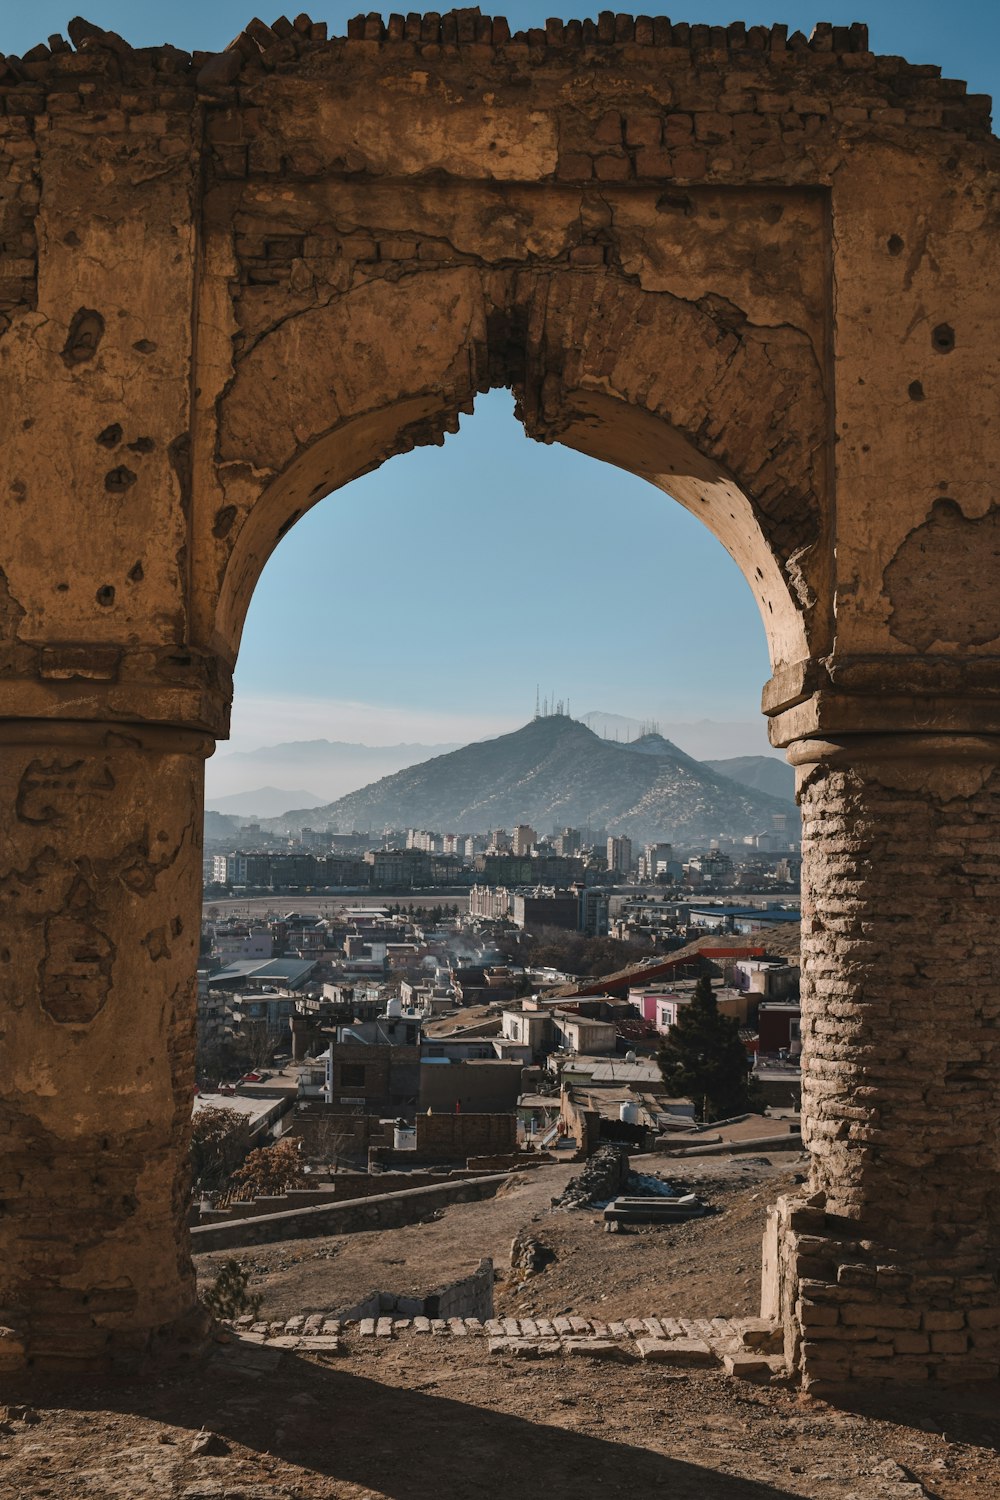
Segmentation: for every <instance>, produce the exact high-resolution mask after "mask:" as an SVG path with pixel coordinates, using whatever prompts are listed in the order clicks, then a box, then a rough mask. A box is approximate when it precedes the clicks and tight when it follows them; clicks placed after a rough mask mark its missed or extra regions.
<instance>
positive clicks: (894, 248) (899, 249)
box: [886, 234, 903, 255]
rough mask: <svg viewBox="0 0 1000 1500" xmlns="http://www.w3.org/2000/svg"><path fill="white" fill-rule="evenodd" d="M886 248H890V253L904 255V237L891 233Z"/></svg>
mask: <svg viewBox="0 0 1000 1500" xmlns="http://www.w3.org/2000/svg"><path fill="white" fill-rule="evenodd" d="M886 249H887V250H888V252H889V254H890V255H902V253H903V241H902V238H901V237H900V236H899V235H898V234H890V236H889V238H888V240H887V241H886Z"/></svg>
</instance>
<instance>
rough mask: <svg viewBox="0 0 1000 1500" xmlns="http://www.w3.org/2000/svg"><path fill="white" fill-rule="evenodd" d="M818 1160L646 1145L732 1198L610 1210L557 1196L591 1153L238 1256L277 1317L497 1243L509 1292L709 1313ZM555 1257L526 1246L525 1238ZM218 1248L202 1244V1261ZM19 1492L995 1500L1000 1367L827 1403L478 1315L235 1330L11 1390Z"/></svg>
mask: <svg viewBox="0 0 1000 1500" xmlns="http://www.w3.org/2000/svg"><path fill="white" fill-rule="evenodd" d="M799 1165H800V1163H799V1160H798V1158H796V1157H794V1156H791V1155H786V1156H785V1157H784V1158H778V1157H775V1158H773V1159H772V1160H771V1162H770V1163H768V1164H765V1163H763V1162H760V1161H757V1162H754V1161H747V1160H746V1159H742V1160H741V1159H739V1158H734V1159H732V1160H731V1161H727V1160H720V1159H711V1160H701V1161H698V1162H691V1161H688V1162H686V1163H684V1165H683V1168H681V1167H680V1166H678V1167H676V1168H674V1167H673V1166H672V1164H670V1163H669V1162H667V1161H666V1160H665V1159H664V1158H662V1157H656V1158H646V1159H645V1160H643V1159H634V1160H633V1166H634V1167H638V1168H639V1169H641V1170H645V1171H648V1170H657V1169H658V1170H660V1171H661V1172H663V1174H664V1175H665V1176H669V1178H670V1179H671V1181H672V1182H674V1183H675V1184H676V1185H677V1186H683V1187H685V1188H687V1189H690V1190H693V1191H696V1192H698V1193H700V1194H701V1196H703V1197H704V1198H706V1199H707V1200H708V1201H710V1202H712V1203H714V1204H715V1205H716V1206H717V1208H718V1209H719V1212H718V1213H716V1214H714V1215H712V1216H711V1217H709V1218H706V1219H701V1220H694V1221H692V1222H690V1223H687V1224H683V1225H672V1226H670V1227H669V1228H667V1229H661V1228H653V1227H649V1228H644V1229H640V1230H637V1231H634V1232H632V1233H626V1234H606V1233H605V1232H604V1229H603V1223H602V1221H601V1215H600V1213H599V1211H597V1210H594V1209H576V1210H570V1211H566V1210H558V1209H553V1207H552V1204H551V1199H552V1198H553V1197H558V1196H559V1194H560V1193H561V1191H562V1190H563V1188H564V1187H565V1185H566V1183H567V1182H568V1180H569V1179H570V1177H572V1176H573V1175H574V1174H575V1173H578V1171H579V1169H578V1168H575V1167H556V1168H553V1169H551V1170H545V1171H540V1172H536V1173H533V1174H525V1175H524V1177H522V1178H518V1179H517V1180H516V1181H514V1182H513V1183H512V1184H511V1186H510V1187H509V1188H508V1189H506V1190H505V1191H504V1192H503V1194H502V1195H500V1196H498V1197H497V1198H496V1199H495V1200H493V1201H492V1202H489V1203H483V1204H462V1205H455V1206H453V1207H452V1208H450V1209H448V1210H447V1211H446V1212H445V1213H444V1214H442V1215H441V1216H440V1217H439V1218H436V1219H434V1220H433V1221H431V1222H430V1223H428V1224H425V1225H414V1226H411V1227H410V1228H407V1229H401V1230H394V1231H390V1232H387V1233H385V1234H382V1235H376V1234H364V1235H352V1236H346V1237H340V1238H339V1239H337V1240H323V1241H320V1240H312V1241H300V1242H298V1243H295V1244H285V1245H280V1246H272V1247H261V1248H258V1249H255V1250H254V1251H253V1252H252V1253H250V1254H249V1255H248V1256H247V1257H244V1258H245V1259H248V1260H249V1261H250V1262H251V1264H252V1267H253V1276H254V1280H255V1282H256V1283H257V1286H258V1288H259V1289H260V1290H262V1291H263V1292H264V1295H265V1315H270V1316H275V1317H276V1316H279V1315H281V1314H286V1315H288V1314H292V1313H294V1312H297V1311H300V1310H305V1309H306V1308H310V1307H313V1308H330V1309H332V1308H333V1307H335V1306H337V1305H338V1304H343V1303H345V1302H347V1301H350V1300H356V1298H357V1296H359V1295H361V1294H362V1293H364V1292H367V1291H368V1290H370V1289H372V1288H373V1287H382V1288H384V1289H386V1290H395V1291H406V1290H413V1291H426V1290H429V1289H430V1288H431V1287H433V1286H435V1285H439V1284H441V1283H442V1282H444V1281H447V1280H449V1279H452V1278H453V1277H454V1276H458V1275H464V1274H466V1273H467V1272H468V1271H469V1270H470V1269H471V1268H472V1267H473V1266H474V1265H475V1263H476V1261H477V1260H478V1258H479V1256H480V1255H482V1254H492V1255H493V1256H494V1258H495V1260H496V1262H497V1266H498V1269H499V1270H500V1271H501V1277H502V1279H501V1280H500V1281H499V1282H498V1284H497V1288H496V1293H497V1311H498V1313H499V1314H500V1315H501V1316H503V1315H507V1316H512V1315H516V1314H524V1315H526V1316H529V1317H530V1316H531V1314H532V1312H535V1313H536V1314H537V1315H538V1316H540V1317H545V1316H556V1315H558V1314H560V1313H564V1312H565V1313H574V1314H577V1315H580V1316H586V1315H588V1314H592V1315H595V1316H598V1317H601V1318H606V1319H611V1318H614V1317H619V1318H623V1317H626V1316H628V1317H631V1316H642V1315H651V1314H655V1315H662V1316H665V1317H668V1316H690V1317H697V1316H702V1317H711V1316H717V1315H724V1314H732V1315H738V1314H740V1313H744V1312H753V1311H755V1310H756V1299H757V1284H758V1276H759V1253H760V1251H759V1242H760V1231H761V1224H762V1219H763V1212H764V1207H765V1205H766V1203H767V1202H768V1201H770V1200H771V1199H772V1198H773V1197H774V1196H775V1194H776V1193H778V1192H780V1191H782V1190H783V1189H784V1188H785V1187H786V1186H790V1185H791V1184H792V1183H793V1181H794V1177H795V1174H796V1172H797V1170H798V1167H799ZM517 1235H521V1237H522V1239H523V1238H524V1237H525V1236H527V1237H528V1238H530V1239H533V1240H538V1241H540V1242H541V1243H542V1244H544V1245H546V1246H547V1247H549V1249H550V1250H551V1251H552V1252H554V1255H555V1259H554V1260H550V1261H548V1262H547V1263H546V1264H545V1266H544V1268H543V1269H542V1270H540V1271H539V1272H538V1273H537V1274H534V1275H527V1276H526V1275H525V1273H524V1271H523V1270H522V1269H517V1268H512V1267H511V1266H510V1265H509V1252H510V1245H511V1241H512V1239H514V1237H515V1236H517ZM221 1258H222V1257H220V1256H211V1257H210V1256H204V1257H202V1258H201V1259H202V1266H201V1271H202V1275H203V1277H204V1278H205V1279H209V1278H210V1277H211V1276H212V1275H214V1273H215V1269H216V1264H215V1263H216V1262H217V1261H218V1260H219V1259H221ZM4 1400H6V1401H7V1402H9V1403H11V1404H9V1405H8V1406H7V1407H6V1408H5V1409H0V1500H484V1497H485V1500H494V1497H496V1500H501V1497H502V1500H536V1497H538V1496H540V1495H544V1496H545V1500H581V1497H587V1500H589V1497H591V1496H596V1495H621V1496H628V1497H629V1500H638V1497H644V1496H654V1495H664V1496H669V1497H670V1500H794V1497H803V1500H921V1497H931V1500H997V1497H998V1496H1000V1400H998V1393H997V1392H996V1391H989V1392H983V1391H978V1392H976V1391H973V1392H964V1393H963V1392H955V1391H950V1390H948V1389H946V1388H942V1389H941V1390H929V1389H928V1390H923V1389H918V1390H912V1391H910V1390H908V1391H905V1392H903V1393H897V1394H894V1395H883V1396H881V1397H869V1398H866V1399H864V1400H862V1399H861V1398H858V1400H857V1401H856V1403H855V1404H853V1405H852V1406H850V1407H848V1406H843V1405H840V1406H834V1405H830V1404H827V1403H825V1402H822V1401H817V1400H813V1399H810V1398H808V1397H803V1396H800V1395H799V1394H798V1393H796V1392H794V1391H789V1390H785V1389H781V1388H779V1387H775V1386H755V1385H746V1384H744V1383H741V1382H737V1381H734V1380H731V1379H729V1378H727V1377H725V1376H724V1375H723V1374H722V1373H721V1372H719V1371H717V1370H710V1369H709V1370H701V1369H692V1370H679V1369H676V1368H672V1367H669V1366H665V1365H648V1364H642V1363H639V1362H637V1361H636V1360H635V1359H634V1358H630V1357H628V1356H627V1355H625V1354H624V1353H623V1354H622V1356H621V1357H620V1358H619V1359H616V1360H615V1362H613V1363H604V1362H594V1361H593V1360H592V1359H590V1358H587V1357H585V1356H574V1357H569V1356H564V1357H562V1358H559V1359H556V1360H552V1359H546V1360H525V1359H514V1358H511V1357H509V1356H498V1355H496V1354H493V1355H491V1354H490V1353H489V1349H488V1342H487V1340H486V1339H484V1338H463V1339H452V1338H448V1339H436V1338H426V1337H425V1338H419V1337H414V1336H412V1335H410V1336H405V1335H404V1336H400V1337H398V1338H393V1339H385V1340H382V1339H379V1340H376V1339H373V1338H362V1337H360V1335H359V1334H358V1333H357V1331H355V1332H353V1333H351V1334H349V1335H348V1337H347V1338H346V1339H345V1340H344V1341H343V1343H342V1352H340V1353H339V1354H332V1353H331V1354H320V1353H309V1354H306V1353H302V1352H300V1351H295V1352H290V1351H288V1352H283V1351H281V1350H279V1349H277V1348H269V1347H267V1346H266V1345H265V1346H261V1345H259V1344H258V1345H253V1344H246V1343H243V1342H241V1341H239V1340H234V1339H232V1338H231V1336H227V1339H226V1341H223V1342H216V1343H214V1344H213V1345H212V1346H211V1347H210V1348H209V1350H208V1351H207V1352H206V1354H205V1355H204V1356H201V1357H199V1358H198V1359H197V1360H194V1361H190V1362H189V1363H188V1364H187V1365H186V1366H170V1365H163V1366H160V1367H157V1368H153V1369H151V1370H150V1371H149V1372H148V1373H147V1374H146V1376H145V1377H144V1378H143V1379H134V1380H129V1381H124V1380H123V1381H110V1380H90V1381H75V1382H73V1384H72V1385H64V1386H62V1387H61V1388H60V1387H53V1386H52V1385H49V1386H47V1387H34V1388H33V1387H31V1386H30V1385H28V1384H26V1383H24V1382H20V1383H19V1385H18V1388H17V1389H10V1388H8V1389H7V1390H5V1391H0V1403H2V1402H3V1401H4Z"/></svg>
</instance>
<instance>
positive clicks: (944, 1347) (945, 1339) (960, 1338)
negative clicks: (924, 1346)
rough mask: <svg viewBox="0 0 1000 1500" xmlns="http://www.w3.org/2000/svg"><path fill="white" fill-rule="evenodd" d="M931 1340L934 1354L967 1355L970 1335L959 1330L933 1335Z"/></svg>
mask: <svg viewBox="0 0 1000 1500" xmlns="http://www.w3.org/2000/svg"><path fill="white" fill-rule="evenodd" d="M930 1340H931V1350H932V1352H933V1353H934V1354H965V1353H966V1352H967V1351H968V1348H969V1335H968V1334H967V1333H964V1332H962V1331H961V1330H958V1329H955V1330H953V1331H946V1332H944V1333H932V1334H931V1336H930Z"/></svg>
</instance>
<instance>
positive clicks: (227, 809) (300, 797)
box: [205, 786, 327, 818]
mask: <svg viewBox="0 0 1000 1500" xmlns="http://www.w3.org/2000/svg"><path fill="white" fill-rule="evenodd" d="M326 800H327V799H326V797H318V796H317V795H316V793H315V792H303V791H298V792H286V791H284V790H283V788H282V787H280V786H259V787H257V788H256V789H255V790H254V791H252V792H234V793H233V794H232V796H230V797H209V798H208V799H207V800H206V804H205V805H206V808H207V809H208V810H210V811H211V812H220V813H228V814H230V815H231V816H234V817H237V818H280V816H281V814H282V813H285V812H288V811H289V810H290V809H291V808H293V807H297V808H306V807H319V806H320V805H321V804H322V803H324V802H326Z"/></svg>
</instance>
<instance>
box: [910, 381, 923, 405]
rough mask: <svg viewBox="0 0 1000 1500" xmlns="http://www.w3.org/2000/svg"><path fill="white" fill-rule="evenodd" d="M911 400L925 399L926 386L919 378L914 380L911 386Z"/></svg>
mask: <svg viewBox="0 0 1000 1500" xmlns="http://www.w3.org/2000/svg"><path fill="white" fill-rule="evenodd" d="M909 396H910V400H911V401H922V400H923V399H924V388H923V386H922V384H921V383H920V381H919V380H912V381H911V382H910V386H909Z"/></svg>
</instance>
